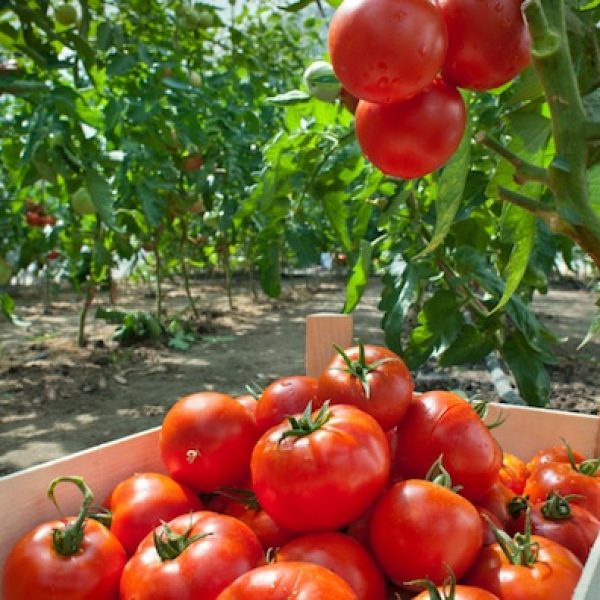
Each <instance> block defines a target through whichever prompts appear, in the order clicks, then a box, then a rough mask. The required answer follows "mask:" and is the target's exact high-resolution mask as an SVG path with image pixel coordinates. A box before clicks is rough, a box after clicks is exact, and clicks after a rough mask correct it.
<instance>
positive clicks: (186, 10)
mask: <svg viewBox="0 0 600 600" xmlns="http://www.w3.org/2000/svg"><path fill="white" fill-rule="evenodd" d="M175 12H176V14H177V17H178V19H177V20H178V23H179V24H180V25H181V26H182V27H183V29H187V30H188V31H191V30H193V29H196V28H198V27H200V25H199V22H200V13H199V12H198V11H197V10H196V9H195V8H193V7H192V6H187V5H184V6H180V7H179V8H178V9H177V10H176V11H175Z"/></svg>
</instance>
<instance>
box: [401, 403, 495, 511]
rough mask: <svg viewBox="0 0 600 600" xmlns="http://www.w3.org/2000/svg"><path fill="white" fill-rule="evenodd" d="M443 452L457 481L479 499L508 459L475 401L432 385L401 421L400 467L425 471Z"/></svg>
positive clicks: (415, 473) (405, 472)
mask: <svg viewBox="0 0 600 600" xmlns="http://www.w3.org/2000/svg"><path fill="white" fill-rule="evenodd" d="M440 455H443V457H444V459H443V460H444V467H445V468H446V469H447V470H448V472H449V473H450V476H451V477H452V482H453V483H454V485H460V486H463V487H462V489H461V490H460V493H461V494H462V495H463V496H465V497H467V498H469V499H470V500H474V501H476V500H478V499H479V498H481V497H482V496H484V495H485V494H486V493H487V492H488V491H489V490H490V488H491V487H492V485H493V484H494V482H495V481H496V478H497V477H498V471H499V470H500V466H501V464H502V452H501V450H500V447H499V445H498V442H497V441H496V440H495V439H494V437H493V436H492V434H491V433H490V432H489V431H488V429H487V427H486V426H485V425H484V423H483V422H482V421H481V419H480V418H479V416H478V415H477V413H476V412H475V410H474V409H473V408H472V406H471V405H470V404H469V403H468V402H467V401H466V400H465V399H464V398H462V397H460V396H458V395H457V394H453V393H451V392H443V391H431V392H426V393H424V394H421V395H420V396H416V397H415V398H414V399H413V401H412V403H411V405H410V408H409V410H408V413H407V414H406V416H405V417H404V419H402V422H401V423H400V424H399V425H398V433H397V450H396V465H397V470H398V472H399V474H400V475H402V476H403V477H404V478H409V477H415V478H418V477H424V476H425V475H426V474H427V471H428V470H429V468H430V467H431V465H432V464H433V463H434V462H435V461H436V460H437V459H438V458H439V456H440Z"/></svg>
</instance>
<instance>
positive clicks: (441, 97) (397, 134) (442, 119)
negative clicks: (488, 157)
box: [356, 79, 466, 179]
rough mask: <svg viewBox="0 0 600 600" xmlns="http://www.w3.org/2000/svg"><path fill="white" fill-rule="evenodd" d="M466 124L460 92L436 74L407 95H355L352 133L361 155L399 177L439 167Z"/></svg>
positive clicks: (453, 150)
mask: <svg viewBox="0 0 600 600" xmlns="http://www.w3.org/2000/svg"><path fill="white" fill-rule="evenodd" d="M465 126H466V111H465V105H464V102H463V99H462V97H461V95H460V93H459V92H458V90H457V89H456V88H455V87H452V85H450V84H448V83H445V82H444V81H443V80H441V79H437V80H435V81H434V82H433V83H430V84H429V86H428V87H426V88H425V89H423V90H422V91H420V92H419V93H418V94H416V95H414V96H412V97H410V98H408V99H407V100H402V101H400V102H395V103H394V104H376V103H374V102H367V101H365V100H360V101H359V103H358V106H357V108H356V137H357V139H358V143H359V144H360V147H361V149H362V151H363V152H364V154H365V156H366V157H367V158H368V159H369V160H370V161H371V162H372V163H373V164H374V165H375V166H376V167H377V168H379V169H381V171H383V172H384V173H386V174H388V175H393V176H395V177H401V178H403V179H413V178H416V177H422V176H424V175H427V174H428V173H431V172H432V171H435V170H436V169H439V168H440V167H442V166H443V165H444V164H445V163H446V162H447V161H448V159H449V158H450V157H451V156H452V155H453V154H454V152H456V150H457V148H458V146H459V144H460V142H461V140H462V137H463V134H464V132H465Z"/></svg>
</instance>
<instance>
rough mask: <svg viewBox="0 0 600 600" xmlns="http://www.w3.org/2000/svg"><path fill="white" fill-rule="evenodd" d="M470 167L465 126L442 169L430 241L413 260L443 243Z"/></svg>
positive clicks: (469, 137) (468, 145) (469, 135)
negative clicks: (460, 138) (458, 143)
mask: <svg viewBox="0 0 600 600" xmlns="http://www.w3.org/2000/svg"><path fill="white" fill-rule="evenodd" d="M470 166H471V130H470V127H468V126H467V128H466V131H465V134H464V136H463V139H462V141H461V144H460V146H459V148H458V150H457V151H456V153H455V154H454V156H453V157H452V158H451V159H450V161H449V162H448V164H447V165H446V166H445V167H444V170H443V171H442V174H441V176H440V180H439V183H438V195H437V198H436V200H435V212H436V221H435V228H434V231H433V235H432V237H431V241H430V242H429V243H428V244H427V246H426V247H425V248H423V250H421V252H419V254H417V256H416V257H415V258H420V257H422V256H425V255H427V254H429V253H430V252H433V250H435V249H436V248H437V247H438V246H440V244H441V243H442V242H443V241H444V239H445V237H446V235H447V234H448V232H449V231H450V228H451V227H452V223H453V222H454V217H455V216H456V213H457V212H458V209H459V208H460V204H461V200H462V197H463V192H464V190H465V183H466V180H467V175H468V173H469V168H470Z"/></svg>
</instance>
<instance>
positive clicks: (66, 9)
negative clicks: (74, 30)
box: [54, 3, 78, 25]
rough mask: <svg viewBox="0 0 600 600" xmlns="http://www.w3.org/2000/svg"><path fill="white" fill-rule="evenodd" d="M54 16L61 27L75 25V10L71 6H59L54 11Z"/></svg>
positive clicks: (76, 16)
mask: <svg viewBox="0 0 600 600" xmlns="http://www.w3.org/2000/svg"><path fill="white" fill-rule="evenodd" d="M54 16H55V17H56V20H57V21H58V22H59V23H60V24H61V25H74V24H75V23H77V18H78V15H77V9H76V8H75V7H74V6H73V5H72V4H66V3H65V4H59V5H58V6H57V7H56V9H55V10H54Z"/></svg>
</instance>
